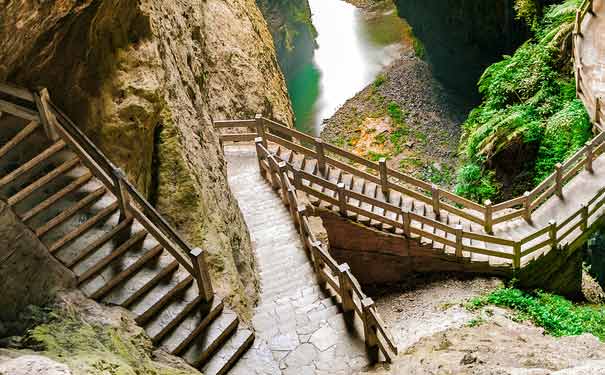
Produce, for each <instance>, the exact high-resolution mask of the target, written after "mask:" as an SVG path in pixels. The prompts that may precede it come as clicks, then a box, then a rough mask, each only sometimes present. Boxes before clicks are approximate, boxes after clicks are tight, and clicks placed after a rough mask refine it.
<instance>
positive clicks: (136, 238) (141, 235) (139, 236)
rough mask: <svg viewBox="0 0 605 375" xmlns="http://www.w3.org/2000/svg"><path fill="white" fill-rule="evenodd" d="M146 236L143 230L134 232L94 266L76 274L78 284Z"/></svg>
mask: <svg viewBox="0 0 605 375" xmlns="http://www.w3.org/2000/svg"><path fill="white" fill-rule="evenodd" d="M146 236H147V232H145V231H144V230H142V231H140V232H138V233H136V234H135V235H134V236H132V237H130V238H129V239H128V241H126V242H124V243H123V244H121V245H120V246H118V248H117V249H115V250H113V251H112V252H111V253H109V255H107V256H105V257H104V258H103V259H101V260H100V261H98V262H97V263H96V264H95V265H94V266H92V267H91V268H89V269H88V270H87V271H86V272H84V273H83V274H81V275H79V276H78V284H80V285H81V284H82V283H83V282H85V281H86V280H88V279H90V278H91V277H93V276H95V275H96V274H97V273H99V272H100V271H101V270H102V269H103V268H105V267H106V266H107V265H108V264H109V263H111V262H112V261H113V260H114V259H116V258H118V257H119V256H121V255H122V254H124V253H126V252H127V251H128V250H129V249H130V248H131V247H133V246H134V245H136V244H139V243H142V242H143V241H144V240H145V237H146Z"/></svg>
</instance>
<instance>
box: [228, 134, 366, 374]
mask: <svg viewBox="0 0 605 375" xmlns="http://www.w3.org/2000/svg"><path fill="white" fill-rule="evenodd" d="M225 157H226V159H227V162H228V163H229V164H228V170H229V184H230V185H231V189H232V190H233V192H234V193H235V196H236V197H237V199H238V202H239V205H240V208H241V210H242V212H243V214H244V218H245V219H246V223H247V224H248V227H249V229H250V233H251V236H252V241H253V246H254V249H255V252H256V256H257V260H258V264H259V268H260V271H261V285H262V293H261V302H260V304H259V306H258V307H257V309H256V312H255V317H254V319H253V325H254V328H255V330H256V341H255V343H254V346H253V347H252V348H251V349H250V350H249V351H248V352H247V353H246V355H245V356H244V357H243V358H242V359H241V360H240V361H239V362H238V364H237V365H236V367H235V368H234V369H233V371H232V374H237V375H240V374H241V375H248V374H272V375H273V374H296V375H305V374H350V373H356V372H358V371H359V370H361V369H362V368H363V367H365V366H367V365H368V359H367V355H366V351H365V345H364V342H363V336H361V337H360V336H358V335H357V334H356V332H362V331H359V330H358V329H357V328H353V330H352V331H353V332H348V329H347V326H346V324H345V319H344V317H343V315H342V314H341V313H340V309H339V307H338V306H337V305H336V304H335V301H334V300H333V299H332V298H330V296H329V295H327V294H325V292H323V291H321V290H320V289H319V287H318V286H317V283H316V279H315V276H314V274H313V268H312V266H311V263H310V261H309V260H308V259H307V256H306V254H305V250H304V249H303V246H302V242H301V240H300V239H299V236H298V233H297V232H296V229H295V227H294V225H293V224H292V221H291V218H290V215H289V213H288V211H287V209H286V208H285V207H284V206H283V204H282V202H281V200H280V199H279V197H278V196H277V194H276V193H275V192H274V191H273V190H272V189H271V187H270V185H269V184H268V183H267V182H266V181H265V180H263V179H262V177H261V176H260V174H259V171H258V164H257V159H256V153H255V151H254V148H253V147H250V146H227V147H226V149H225ZM361 335H362V333H361Z"/></svg>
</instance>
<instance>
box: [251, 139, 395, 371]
mask: <svg viewBox="0 0 605 375" xmlns="http://www.w3.org/2000/svg"><path fill="white" fill-rule="evenodd" d="M255 143H256V150H257V151H258V153H257V156H258V162H259V165H260V166H261V173H262V176H263V177H264V178H266V179H268V180H271V181H276V182H277V184H278V186H279V189H280V190H281V191H282V195H281V196H282V197H283V191H287V192H288V193H287V198H286V199H284V203H286V204H287V205H289V206H290V214H291V215H292V219H293V220H294V222H295V223H298V225H297V228H298V231H299V234H300V236H301V239H302V241H303V244H304V247H305V249H307V251H308V252H309V253H310V257H311V260H312V262H313V269H314V271H315V274H316V276H317V280H318V283H319V284H320V285H322V286H324V287H330V288H331V289H333V290H334V292H336V293H337V294H338V296H339V297H340V303H341V305H342V309H343V311H344V312H346V313H355V314H357V315H358V316H359V318H360V319H361V321H362V322H363V324H364V332H365V342H366V345H367V346H368V347H373V348H379V349H380V351H381V352H382V353H383V355H384V356H385V358H386V359H387V360H389V361H391V360H392V358H393V354H394V355H397V346H396V345H395V342H394V340H393V338H392V337H391V336H390V335H389V334H388V332H387V330H386V328H385V325H384V322H382V320H381V319H380V317H379V316H378V313H377V312H376V308H375V306H374V304H373V302H372V301H371V299H369V298H368V297H367V296H366V295H365V294H364V293H363V292H362V290H361V287H360V285H359V282H358V281H357V280H356V279H355V277H354V276H353V274H352V273H351V270H350V267H349V266H348V265H347V264H346V263H344V264H338V263H337V262H336V261H335V260H334V258H332V257H331V256H330V254H329V252H328V251H327V250H326V248H325V247H324V245H323V244H322V243H321V242H320V241H317V239H316V238H315V235H314V234H313V232H312V231H311V228H310V225H309V220H308V217H307V211H306V210H305V208H304V206H303V205H302V204H301V202H300V201H299V200H298V196H297V194H296V190H297V189H307V190H309V191H311V190H312V191H317V190H314V189H312V188H311V185H313V184H315V185H318V186H320V187H323V188H328V189H330V190H332V191H335V192H336V194H338V199H334V198H332V197H330V198H331V201H332V202H334V203H335V204H337V205H339V207H341V209H342V211H341V212H342V213H344V214H346V212H347V209H350V208H352V206H350V205H349V204H348V196H349V194H350V193H352V192H349V191H348V190H346V189H344V185H343V184H342V183H339V184H333V183H331V182H329V181H327V180H325V179H323V178H322V177H318V176H315V175H313V174H310V173H307V172H304V171H300V170H297V169H293V168H291V169H288V168H286V167H285V165H284V164H283V162H280V161H278V158H277V157H276V156H275V155H273V154H272V153H271V152H269V151H268V150H267V148H266V147H264V146H263V144H262V139H260V138H257V139H256V142H255ZM289 171H290V172H292V175H289ZM291 180H293V183H294V185H292V182H291ZM306 182H308V184H306ZM303 191H306V190H303ZM318 193H319V192H318ZM319 194H323V193H319ZM327 197H328V196H327V195H326V196H325V197H324V198H327ZM365 198H367V197H364V199H365ZM382 204H383V205H386V203H384V202H382ZM293 207H296V208H297V209H293ZM392 207H394V206H392ZM364 301H365V302H364Z"/></svg>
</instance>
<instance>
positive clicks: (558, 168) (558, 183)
mask: <svg viewBox="0 0 605 375" xmlns="http://www.w3.org/2000/svg"><path fill="white" fill-rule="evenodd" d="M555 191H556V193H557V197H559V198H560V199H564V198H563V166H562V165H561V163H557V164H556V165H555Z"/></svg>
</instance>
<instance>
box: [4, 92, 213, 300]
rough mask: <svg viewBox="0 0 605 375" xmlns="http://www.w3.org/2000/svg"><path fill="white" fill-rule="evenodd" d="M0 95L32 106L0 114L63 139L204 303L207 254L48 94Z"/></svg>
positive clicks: (11, 106)
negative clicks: (178, 229)
mask: <svg viewBox="0 0 605 375" xmlns="http://www.w3.org/2000/svg"><path fill="white" fill-rule="evenodd" d="M0 93H4V94H6V95H9V96H12V97H14V98H17V99H18V100H22V101H24V102H25V103H31V105H32V106H34V105H35V108H36V110H32V109H31V108H28V105H27V104H23V105H21V104H15V103H13V102H10V101H7V100H2V99H0V111H3V112H7V113H10V114H12V115H15V116H17V117H21V118H24V119H26V120H29V121H39V122H40V123H41V124H42V125H43V127H44V129H45V131H46V133H47V135H48V136H49V137H50V138H51V139H55V140H56V139H59V138H60V139H62V140H63V141H65V142H66V143H67V144H68V145H69V146H70V148H71V149H72V150H73V151H74V152H75V153H76V154H77V155H78V156H79V158H80V160H81V161H82V163H83V164H84V165H85V166H86V167H87V168H88V169H90V171H91V172H92V173H93V175H94V176H95V177H97V178H98V179H99V180H100V181H101V182H102V183H103V185H105V186H106V187H107V188H108V189H109V190H110V191H111V192H112V194H113V195H114V196H115V197H116V198H117V200H118V203H119V207H120V221H123V220H126V219H127V218H128V217H134V218H136V219H137V221H139V222H140V224H141V225H142V226H143V227H144V228H145V229H146V230H147V231H148V232H149V233H150V234H151V235H152V236H153V237H154V238H155V239H156V240H157V241H158V242H159V243H160V244H161V245H162V246H163V247H164V249H166V250H167V251H168V252H169V253H170V254H171V255H172V256H173V257H174V258H175V259H176V260H177V261H178V262H179V264H180V265H181V266H183V268H185V269H186V270H187V271H188V272H189V273H190V274H191V275H192V276H193V277H194V278H195V280H196V281H197V284H198V287H199V291H200V296H202V298H204V299H205V300H206V301H209V300H211V299H212V297H213V295H214V292H213V288H212V281H211V279H210V275H209V272H208V267H207V261H206V258H207V252H206V251H204V250H202V249H199V248H195V249H194V248H192V247H191V246H190V245H189V244H188V243H187V242H186V241H185V240H184V239H183V238H182V237H181V236H180V235H179V234H178V232H176V231H175V230H174V229H173V228H172V227H171V226H170V224H168V223H167V222H166V220H165V219H164V218H163V217H162V216H161V215H160V214H159V213H158V212H157V211H156V209H155V208H154V207H153V206H152V205H151V204H150V203H149V202H148V201H147V200H146V199H145V197H144V196H143V195H142V194H141V193H140V192H139V191H138V190H137V189H136V188H135V187H134V186H133V185H132V184H131V183H130V182H129V181H128V180H127V179H126V176H125V174H124V173H123V172H122V171H121V170H120V169H118V168H116V167H115V166H114V165H113V163H112V162H111V161H110V160H109V159H108V158H107V157H105V155H104V154H103V153H102V152H101V150H99V148H98V147H96V146H95V144H94V143H92V142H91V141H90V140H89V139H88V137H87V136H86V135H85V134H84V133H83V132H82V131H81V130H80V129H79V128H78V127H77V126H76V125H75V124H74V123H73V122H72V121H71V120H70V119H69V117H68V116H66V115H65V114H64V113H63V112H62V111H61V110H60V109H59V108H58V107H57V106H56V105H55V104H54V103H52V101H51V100H50V97H49V95H48V92H47V90H45V89H44V90H41V91H40V92H39V93H32V92H30V91H28V90H24V89H21V88H17V87H14V86H12V85H8V84H3V83H0Z"/></svg>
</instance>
